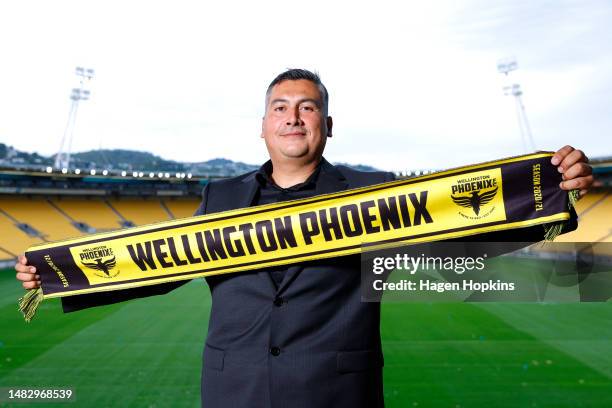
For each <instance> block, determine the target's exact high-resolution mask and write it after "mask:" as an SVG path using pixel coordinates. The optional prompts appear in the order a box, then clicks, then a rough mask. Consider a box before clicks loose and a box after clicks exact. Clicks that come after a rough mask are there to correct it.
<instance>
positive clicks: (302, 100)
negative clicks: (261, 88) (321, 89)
mask: <svg viewBox="0 0 612 408" xmlns="http://www.w3.org/2000/svg"><path fill="white" fill-rule="evenodd" d="M281 102H283V103H287V102H289V100H287V99H283V98H276V99H272V100H271V101H270V105H274V104H275V103H281ZM304 102H312V103H314V104H315V105H317V106H319V107H320V106H321V102H320V101H319V100H317V99H313V98H304V99H300V100H299V101H298V103H304Z"/></svg>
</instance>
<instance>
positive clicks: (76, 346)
mask: <svg viewBox="0 0 612 408" xmlns="http://www.w3.org/2000/svg"><path fill="white" fill-rule="evenodd" d="M22 293H23V290H21V289H20V287H19V285H18V284H17V283H16V282H15V280H14V273H13V272H11V271H10V270H6V271H0V316H1V317H2V318H1V320H0V387H8V386H15V387H20V388H27V387H38V388H41V387H71V388H73V389H74V390H75V392H76V401H75V402H74V403H71V404H69V405H68V406H74V407H97V406H121V407H130V406H133V407H143V406H144V407H198V406H199V404H200V396H199V387H200V370H201V353H202V347H203V344H204V338H205V334H206V330H207V327H206V322H207V320H208V313H209V309H210V296H209V293H208V289H207V288H206V287H205V284H204V283H203V282H202V281H201V280H198V281H194V282H191V283H189V284H187V285H185V286H183V287H181V288H179V289H177V290H175V291H174V292H172V293H170V294H168V295H165V296H160V297H153V298H147V299H140V300H137V301H131V302H126V303H123V304H119V305H111V306H106V307H99V308H94V309H90V310H85V311H81V312H77V313H71V314H63V313H62V312H61V306H60V302H59V300H57V299H53V300H48V301H45V302H43V304H42V305H41V308H40V310H39V312H38V315H37V317H36V318H35V319H34V320H33V321H32V323H30V324H25V323H24V322H23V319H22V318H21V316H20V314H19V313H18V312H17V309H16V299H17V298H18V297H19V296H21V294H22ZM382 310H383V312H382V314H383V316H382V326H381V331H382V336H383V347H384V352H385V372H384V376H385V400H386V404H387V406H388V407H490V406H495V407H496V408H501V407H609V406H612V379H611V378H612V342H610V339H612V325H610V324H609V323H610V321H611V319H610V318H611V317H612V304H610V303H603V304H602V303H593V304H587V303H581V304H575V303H574V304H554V305H553V304H475V303H471V304H466V303H452V304H443V303H384V304H383V308H382ZM177 316H181V319H177ZM33 405H34V404H33ZM14 406H16V407H20V406H24V404H15V405H14ZM34 406H37V407H42V406H58V407H65V406H67V405H66V403H62V404H55V405H51V404H48V405H44V404H38V403H37V404H35V405H34Z"/></svg>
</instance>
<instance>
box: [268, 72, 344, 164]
mask: <svg viewBox="0 0 612 408" xmlns="http://www.w3.org/2000/svg"><path fill="white" fill-rule="evenodd" d="M323 108H324V107H323V95H321V94H320V92H319V88H318V87H317V85H316V84H315V83H313V82H310V81H308V80H305V79H300V80H297V81H291V80H288V81H283V82H280V83H278V84H276V85H275V86H274V87H273V88H272V90H271V92H270V96H269V97H268V100H267V105H266V113H265V115H264V117H263V123H262V129H261V137H262V138H264V140H265V142H266V147H267V148H268V152H269V153H270V157H271V158H272V159H273V161H274V160H286V159H297V158H303V159H313V158H316V157H320V156H321V155H322V154H323V149H324V148H325V141H326V139H327V137H331V127H332V121H331V117H327V116H325V112H324V111H323Z"/></svg>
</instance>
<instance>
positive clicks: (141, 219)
mask: <svg viewBox="0 0 612 408" xmlns="http://www.w3.org/2000/svg"><path fill="white" fill-rule="evenodd" d="M107 204H108V205H109V206H110V207H111V208H112V209H114V211H115V212H116V214H118V215H120V216H121V218H122V219H123V220H124V221H125V222H129V223H132V224H133V225H146V224H151V223H154V222H159V221H167V220H168V219H171V217H170V216H169V214H168V213H167V212H166V210H165V209H164V207H163V206H162V204H161V202H160V200H157V199H152V200H151V199H134V198H123V197H118V198H115V199H110V200H108V201H107Z"/></svg>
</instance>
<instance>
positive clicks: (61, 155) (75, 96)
mask: <svg viewBox="0 0 612 408" xmlns="http://www.w3.org/2000/svg"><path fill="white" fill-rule="evenodd" d="M75 74H76V75H77V77H79V87H78V88H73V89H72V92H71V94H70V100H71V101H72V102H71V104H70V113H69V114H68V122H67V123H66V128H65V129H64V135H63V136H62V142H61V144H60V149H59V152H58V153H57V155H56V156H55V165H54V166H55V168H57V169H61V168H66V169H68V168H70V152H71V150H72V139H73V136H74V125H75V123H76V115H77V110H78V108H79V101H86V100H88V99H89V95H90V92H89V91H88V90H87V89H85V82H86V81H90V80H91V79H92V78H93V76H94V70H93V69H92V68H83V67H76V70H75ZM66 139H67V140H68V146H65V143H66Z"/></svg>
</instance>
